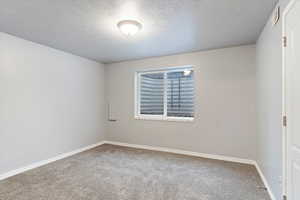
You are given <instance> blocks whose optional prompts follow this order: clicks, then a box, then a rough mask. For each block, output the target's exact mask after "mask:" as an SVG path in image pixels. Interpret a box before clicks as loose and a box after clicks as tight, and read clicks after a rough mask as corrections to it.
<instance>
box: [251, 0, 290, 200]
mask: <svg viewBox="0 0 300 200" xmlns="http://www.w3.org/2000/svg"><path fill="white" fill-rule="evenodd" d="M287 3H288V0H283V1H280V2H279V4H280V6H281V10H282V11H283V10H284V8H285V7H286V5H287ZM257 104H258V105H257V110H258V117H257V121H258V159H257V162H258V164H259V166H260V168H261V170H262V172H263V174H264V176H265V177H266V179H267V181H268V183H269V185H270V187H271V190H272V192H273V193H274V195H275V197H276V199H282V192H283V190H282V170H283V169H282V168H283V167H282V166H283V160H282V155H283V152H282V143H283V140H282V139H283V138H282V21H281V20H280V22H279V24H277V25H276V26H272V24H271V19H270V20H268V22H267V24H266V26H265V28H264V30H263V32H262V33H261V36H260V38H259V39H258V41H257Z"/></svg>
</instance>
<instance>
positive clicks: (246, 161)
mask: <svg viewBox="0 0 300 200" xmlns="http://www.w3.org/2000/svg"><path fill="white" fill-rule="evenodd" d="M104 143H105V144H112V145H118V146H124V147H132V148H138V149H146V150H152V151H162V152H168V153H175V154H181V155H188V156H195V157H201V158H209V159H214V160H223V161H229V162H236V163H242V164H249V165H255V163H256V162H255V161H254V160H249V159H243V158H236V157H229V156H220V155H214V154H206V153H198V152H193V151H185V150H178V149H172V148H165V147H155V146H148V145H139V144H129V143H123V142H113V141H104Z"/></svg>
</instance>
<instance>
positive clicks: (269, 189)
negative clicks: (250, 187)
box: [255, 162, 276, 200]
mask: <svg viewBox="0 0 300 200" xmlns="http://www.w3.org/2000/svg"><path fill="white" fill-rule="evenodd" d="M255 167H256V170H257V171H258V174H259V176H260V178H261V179H262V181H263V183H264V185H265V187H266V188H267V190H268V193H269V195H270V197H271V199H272V200H276V197H275V195H274V193H273V192H272V189H271V187H270V185H269V183H268V181H267V179H266V177H265V176H264V174H263V172H262V171H261V169H260V167H259V165H258V163H257V162H255Z"/></svg>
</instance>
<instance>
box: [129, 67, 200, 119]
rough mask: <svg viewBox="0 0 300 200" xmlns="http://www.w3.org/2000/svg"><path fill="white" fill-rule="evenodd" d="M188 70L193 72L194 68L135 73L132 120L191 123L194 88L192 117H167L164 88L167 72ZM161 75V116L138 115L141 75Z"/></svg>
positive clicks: (167, 68)
mask: <svg viewBox="0 0 300 200" xmlns="http://www.w3.org/2000/svg"><path fill="white" fill-rule="evenodd" d="M186 69H190V70H192V71H193V72H195V70H194V67H193V66H191V65H187V66H178V67H165V68H158V69H155V68H154V69H150V70H143V71H136V72H135V83H134V86H135V87H134V90H135V91H134V94H135V96H134V99H135V100H134V109H135V110H134V118H135V119H137V120H157V121H178V122H193V121H194V119H195V87H194V98H193V102H194V117H170V116H167V113H168V103H167V95H168V93H167V92H166V87H167V84H168V83H167V81H168V80H167V73H169V72H181V71H183V70H186ZM154 73H163V74H164V113H163V114H162V115H145V114H141V113H140V98H141V96H140V87H141V75H144V74H154ZM194 86H195V73H194Z"/></svg>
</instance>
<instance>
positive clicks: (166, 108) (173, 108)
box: [135, 67, 194, 120]
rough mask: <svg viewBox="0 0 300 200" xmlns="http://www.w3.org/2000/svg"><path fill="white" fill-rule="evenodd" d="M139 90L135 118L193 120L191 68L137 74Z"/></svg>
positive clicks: (137, 87) (192, 74)
mask: <svg viewBox="0 0 300 200" xmlns="http://www.w3.org/2000/svg"><path fill="white" fill-rule="evenodd" d="M136 90H137V91H136V113H135V115H136V118H138V119H154V120H155V119H156V120H193V118H194V70H193V68H192V67H184V68H171V69H170V68H169V69H166V70H159V71H145V72H137V74H136Z"/></svg>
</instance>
